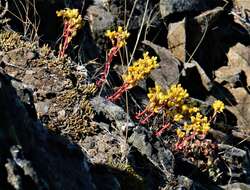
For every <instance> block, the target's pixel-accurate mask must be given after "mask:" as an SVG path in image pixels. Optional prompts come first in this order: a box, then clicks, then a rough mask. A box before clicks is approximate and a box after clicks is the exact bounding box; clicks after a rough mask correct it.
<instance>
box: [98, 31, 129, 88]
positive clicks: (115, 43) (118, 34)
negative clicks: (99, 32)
mask: <svg viewBox="0 0 250 190" xmlns="http://www.w3.org/2000/svg"><path fill="white" fill-rule="evenodd" d="M129 35H130V34H129V33H128V31H127V30H124V29H123V28H122V27H121V26H118V29H117V31H111V30H107V31H106V33H105V36H106V37H108V38H109V39H110V40H111V42H112V48H111V49H110V50H109V53H108V55H107V58H106V62H105V66H104V71H103V72H102V73H101V79H100V80H98V81H97V82H96V85H97V86H101V85H102V84H103V83H104V82H105V80H106V79H107V76H108V73H109V70H110V64H111V62H112V61H113V58H114V57H115V56H116V55H117V52H119V50H120V49H121V48H122V47H124V46H126V44H127V42H126V40H127V38H128V37H129Z"/></svg>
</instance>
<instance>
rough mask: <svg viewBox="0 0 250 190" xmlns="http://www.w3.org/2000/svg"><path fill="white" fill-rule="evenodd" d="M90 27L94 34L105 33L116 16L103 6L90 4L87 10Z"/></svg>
mask: <svg viewBox="0 0 250 190" xmlns="http://www.w3.org/2000/svg"><path fill="white" fill-rule="evenodd" d="M87 12H88V18H89V25H90V29H91V31H92V33H93V34H99V33H104V32H105V30H107V29H108V28H110V27H111V26H112V25H113V22H114V16H113V15H112V14H111V13H110V12H108V11H107V10H105V9H104V8H103V7H101V6H95V5H93V6H90V7H89V8H88V10H87Z"/></svg>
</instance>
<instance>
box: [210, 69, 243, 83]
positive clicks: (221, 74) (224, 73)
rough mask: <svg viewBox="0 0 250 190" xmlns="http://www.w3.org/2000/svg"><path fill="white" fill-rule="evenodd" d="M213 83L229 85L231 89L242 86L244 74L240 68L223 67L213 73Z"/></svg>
mask: <svg viewBox="0 0 250 190" xmlns="http://www.w3.org/2000/svg"><path fill="white" fill-rule="evenodd" d="M215 76H216V78H215V81H217V82H218V83H222V82H224V83H229V84H230V85H231V86H232V87H239V86H241V87H242V86H244V83H245V81H244V78H245V74H244V71H242V70H241V69H240V68H234V67H230V66H223V67H221V68H219V69H218V70H217V71H215Z"/></svg>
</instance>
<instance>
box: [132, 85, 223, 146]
mask: <svg viewBox="0 0 250 190" xmlns="http://www.w3.org/2000/svg"><path fill="white" fill-rule="evenodd" d="M148 98H149V103H148V105H147V106H146V108H145V109H144V111H142V112H140V113H138V114H136V116H135V117H136V119H138V120H140V123H141V124H146V123H148V122H149V119H150V118H151V117H153V116H156V115H157V114H161V115H164V118H165V119H164V121H163V124H162V128H160V129H159V130H158V131H156V133H155V135H156V136H161V135H162V133H163V132H164V131H165V130H166V129H168V128H170V127H171V126H175V127H176V136H177V142H176V146H175V147H176V150H183V149H185V148H187V147H188V146H191V145H192V144H193V143H194V142H197V141H196V140H197V139H198V140H203V139H204V138H205V136H206V135H207V133H208V130H209V129H210V123H211V120H212V119H213V118H214V117H215V116H216V114H217V113H221V112H222V111H223V109H224V104H223V102H222V101H220V100H216V101H215V102H214V103H213V105H212V107H213V109H214V113H213V116H212V117H211V118H210V119H208V117H207V116H205V115H203V114H202V113H201V111H200V109H199V108H198V107H195V106H193V105H192V103H191V99H190V97H189V94H188V93H187V90H185V89H183V88H182V87H181V85H180V84H174V85H171V86H170V88H169V89H168V90H164V89H163V88H162V87H161V86H160V85H158V84H156V85H155V87H154V88H150V89H149V93H148ZM199 142H200V141H199Z"/></svg>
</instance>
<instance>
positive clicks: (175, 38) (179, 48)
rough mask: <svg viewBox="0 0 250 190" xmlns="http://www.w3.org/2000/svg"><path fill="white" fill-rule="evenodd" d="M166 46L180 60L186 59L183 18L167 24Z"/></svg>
mask: <svg viewBox="0 0 250 190" xmlns="http://www.w3.org/2000/svg"><path fill="white" fill-rule="evenodd" d="M167 39H168V48H169V50H170V51H171V52H172V53H173V55H174V56H175V57H176V58H178V59H179V60H181V61H182V62H185V61H186V30H185V19H184V20H182V21H180V22H176V23H170V24H169V30H168V36H167Z"/></svg>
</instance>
